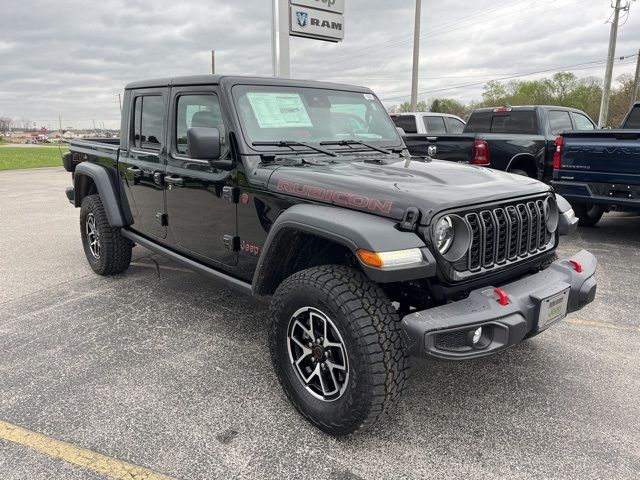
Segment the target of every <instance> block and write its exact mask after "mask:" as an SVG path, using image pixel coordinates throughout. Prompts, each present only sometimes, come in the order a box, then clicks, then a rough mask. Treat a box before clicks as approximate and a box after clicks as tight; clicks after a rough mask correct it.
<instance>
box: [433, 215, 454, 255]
mask: <svg viewBox="0 0 640 480" xmlns="http://www.w3.org/2000/svg"><path fill="white" fill-rule="evenodd" d="M434 234H435V239H434V240H435V244H436V247H437V248H438V251H439V252H440V253H442V254H445V253H447V251H448V250H449V248H451V244H452V243H453V235H454V232H453V222H452V221H451V218H450V217H449V216H446V217H442V218H441V219H440V220H438V223H437V224H436V228H435V231H434Z"/></svg>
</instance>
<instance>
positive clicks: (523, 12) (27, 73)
mask: <svg viewBox="0 0 640 480" xmlns="http://www.w3.org/2000/svg"><path fill="white" fill-rule="evenodd" d="M345 1H346V8H345V10H346V11H345V39H344V42H342V43H339V44H334V43H329V42H321V41H317V40H310V39H304V38H295V37H292V38H291V76H292V77H293V78H301V79H314V80H326V81H333V82H340V83H350V84H357V85H366V86H368V87H371V88H372V89H373V90H374V91H375V92H376V93H377V94H378V96H379V97H380V98H381V99H383V101H384V103H385V104H386V105H393V104H399V103H402V102H403V101H407V100H408V99H409V94H410V88H411V63H412V46H413V21H414V8H415V0H345ZM624 1H625V0H623V3H624ZM0 7H1V8H0V10H2V13H1V14H0V32H1V34H0V116H9V117H11V118H14V119H17V118H27V119H29V120H31V121H33V122H36V124H37V125H38V126H48V127H50V128H57V126H58V116H60V117H61V118H62V125H63V127H70V126H71V127H75V128H85V127H91V126H93V122H94V121H95V123H96V125H97V126H101V125H103V124H104V125H105V126H106V127H107V128H117V126H118V125H119V115H120V113H119V112H120V111H119V104H118V93H120V92H122V88H123V87H124V85H125V84H126V83H128V82H130V81H134V80H141V79H145V78H156V77H169V76H179V75H191V74H200V73H210V68H211V60H210V55H211V54H210V51H211V49H215V50H216V71H217V72H216V73H227V74H240V75H266V76H268V75H271V74H272V62H271V0H235V1H232V0H179V1H176V0H153V1H150V0H100V1H99V2H94V1H87V0H64V1H60V0H58V1H48V0H31V1H28V2H25V1H22V2H16V1H11V0H0ZM611 13H612V9H611V5H610V3H609V1H608V0H473V1H469V0H467V1H464V0H446V1H437V2H436V1H435V0H423V1H422V16H421V20H422V31H421V43H420V69H419V77H420V81H419V87H418V92H420V96H419V99H420V100H427V101H429V100H431V99H433V98H436V97H450V98H455V99H457V100H460V101H463V102H468V101H471V100H474V99H475V100H478V99H480V98H481V95H482V86H483V84H484V83H485V82H487V81H489V80H496V79H502V78H505V77H513V76H515V75H522V74H526V75H524V76H521V77H518V78H522V79H524V78H526V79H534V78H540V77H542V76H545V75H552V74H553V72H555V71H559V70H563V71H572V72H574V73H575V74H576V75H578V76H579V77H587V76H595V77H600V78H602V77H603V76H604V68H605V67H604V61H605V60H606V57H607V48H608V39H609V28H610V25H609V24H608V23H606V22H607V20H608V19H609V17H610V15H611ZM624 17H626V14H624V15H623V22H624V25H623V26H622V27H621V28H620V30H619V34H618V46H617V50H616V57H622V56H627V55H635V54H636V53H637V52H638V49H640V2H637V3H632V5H631V9H630V11H629V13H628V17H627V18H626V19H624ZM623 22H621V23H623ZM635 61H636V57H632V58H627V59H624V60H616V63H615V66H614V78H615V77H617V76H618V75H620V74H623V73H627V74H633V73H634V71H635ZM543 70H547V71H548V72H546V73H537V74H532V73H534V72H541V71H543Z"/></svg>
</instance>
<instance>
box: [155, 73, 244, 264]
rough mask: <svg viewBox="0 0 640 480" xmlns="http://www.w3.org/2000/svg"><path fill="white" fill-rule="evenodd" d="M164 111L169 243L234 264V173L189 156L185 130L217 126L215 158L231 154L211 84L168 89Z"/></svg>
mask: <svg viewBox="0 0 640 480" xmlns="http://www.w3.org/2000/svg"><path fill="white" fill-rule="evenodd" d="M170 104H171V107H170V111H169V125H170V127H169V134H168V138H169V142H170V146H169V155H168V159H167V170H166V177H165V184H166V187H165V188H166V190H165V192H166V193H165V195H166V205H167V215H168V221H169V230H170V234H171V235H170V243H171V244H172V246H173V247H174V248H175V249H176V250H179V251H181V252H183V253H185V254H187V255H189V256H191V257H193V258H195V259H197V260H200V261H202V262H204V263H208V264H213V265H214V266H222V267H224V266H233V265H235V264H236V262H237V251H235V250H234V242H236V241H237V226H236V205H237V204H236V203H235V201H236V199H235V196H236V184H237V180H236V173H235V171H225V170H219V169H216V168H213V167H211V165H210V164H209V162H208V161H206V160H198V159H192V158H190V157H189V146H188V144H187V129H188V128H189V127H209V128H217V129H218V130H219V131H220V137H221V141H222V145H221V153H220V159H224V158H228V157H229V156H230V155H231V152H230V149H229V144H228V139H227V135H226V131H227V128H226V126H225V122H224V120H223V114H222V110H221V107H220V101H219V97H218V94H217V90H216V88H215V87H214V86H200V87H180V88H175V87H174V88H172V91H171V102H170Z"/></svg>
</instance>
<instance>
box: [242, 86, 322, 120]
mask: <svg viewBox="0 0 640 480" xmlns="http://www.w3.org/2000/svg"><path fill="white" fill-rule="evenodd" d="M247 98H248V99H249V103H250V104H251V108H252V109H253V113H254V115H255V117H256V120H257V121H258V125H259V126H260V128H291V127H293V128H296V127H313V123H311V119H310V118H309V114H308V113H307V109H306V108H305V106H304V103H303V102H302V98H300V95H299V94H297V93H274V92H248V93H247Z"/></svg>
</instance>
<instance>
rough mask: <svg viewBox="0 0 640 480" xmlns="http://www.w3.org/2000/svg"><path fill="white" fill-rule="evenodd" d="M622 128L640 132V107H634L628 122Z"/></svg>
mask: <svg viewBox="0 0 640 480" xmlns="http://www.w3.org/2000/svg"><path fill="white" fill-rule="evenodd" d="M622 128H635V129H636V130H640V106H639V107H633V110H631V114H630V115H629V117H627V121H626V122H625V123H624V125H623V126H622Z"/></svg>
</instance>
